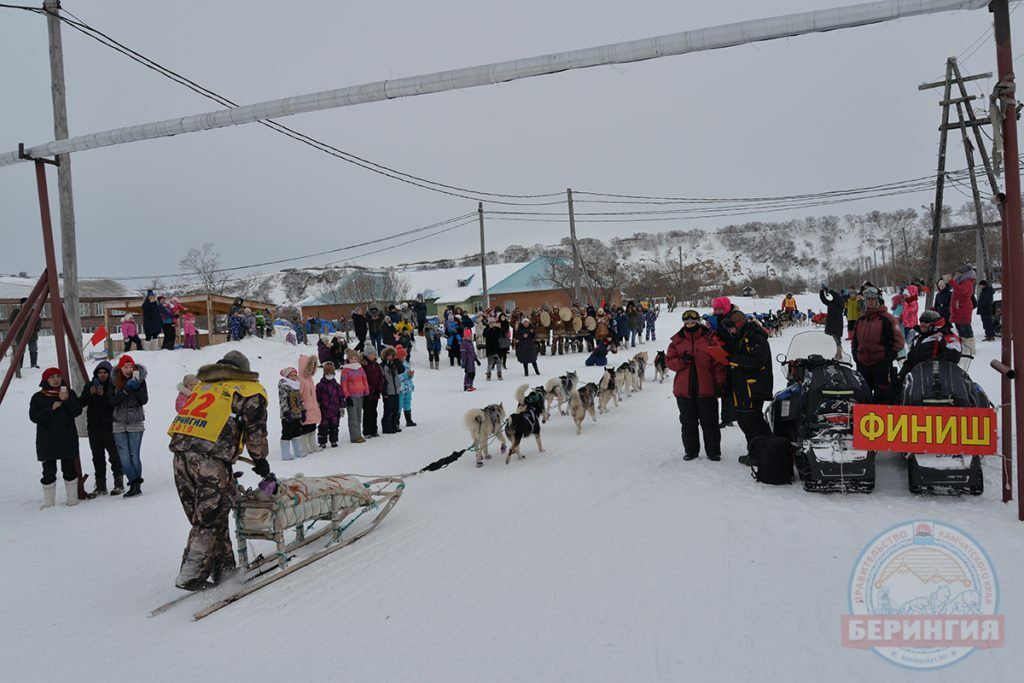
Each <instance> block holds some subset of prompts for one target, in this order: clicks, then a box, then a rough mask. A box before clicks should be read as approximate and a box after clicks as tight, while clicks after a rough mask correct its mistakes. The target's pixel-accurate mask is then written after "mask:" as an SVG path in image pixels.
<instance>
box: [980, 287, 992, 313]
mask: <svg viewBox="0 0 1024 683" xmlns="http://www.w3.org/2000/svg"><path fill="white" fill-rule="evenodd" d="M995 295H996V288H995V287H993V286H992V285H990V284H988V283H986V284H985V286H983V287H982V288H981V291H980V292H978V313H992V302H993V301H995Z"/></svg>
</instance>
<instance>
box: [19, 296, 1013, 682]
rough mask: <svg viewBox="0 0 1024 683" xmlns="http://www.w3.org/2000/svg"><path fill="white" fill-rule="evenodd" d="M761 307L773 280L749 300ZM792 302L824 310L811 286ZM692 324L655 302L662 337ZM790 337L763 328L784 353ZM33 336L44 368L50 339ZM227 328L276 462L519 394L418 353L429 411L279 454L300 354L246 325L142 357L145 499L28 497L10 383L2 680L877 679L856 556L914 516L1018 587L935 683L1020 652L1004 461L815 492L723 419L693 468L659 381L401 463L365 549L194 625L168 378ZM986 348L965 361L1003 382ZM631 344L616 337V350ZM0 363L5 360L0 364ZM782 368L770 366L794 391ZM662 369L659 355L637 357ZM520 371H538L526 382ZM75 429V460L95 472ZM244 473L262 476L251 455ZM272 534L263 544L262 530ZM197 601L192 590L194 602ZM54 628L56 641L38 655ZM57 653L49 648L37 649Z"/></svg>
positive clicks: (417, 401)
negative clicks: (603, 410)
mask: <svg viewBox="0 0 1024 683" xmlns="http://www.w3.org/2000/svg"><path fill="white" fill-rule="evenodd" d="M738 303H740V305H741V306H744V307H745V309H746V310H751V311H756V310H767V309H768V308H769V307H770V306H774V305H775V304H776V303H777V302H776V301H775V300H774V299H764V300H759V301H746V302H738ZM800 305H801V307H802V308H807V307H817V306H816V304H815V302H814V301H813V300H812V299H811V297H801V300H800ZM678 324H679V321H678V318H677V316H676V315H671V316H669V315H667V314H666V315H663V316H662V317H661V319H660V321H659V329H658V335H659V341H658V342H656V343H647V344H645V345H642V346H640V347H638V348H637V349H636V350H638V351H639V350H641V349H642V350H645V351H648V353H650V354H651V355H652V356H653V353H654V352H655V351H656V350H658V349H662V348H664V347H665V345H666V344H667V340H668V337H669V336H670V335H671V334H672V333H673V332H674V331H675V330H676V329H677V327H678ZM791 335H792V331H790V332H787V334H786V336H784V337H782V338H779V339H774V340H773V341H772V346H773V350H774V351H775V352H781V351H785V349H786V346H787V343H788V341H789V337H790V336H791ZM48 341H49V340H44V341H43V343H42V344H41V346H42V349H41V351H42V358H43V363H44V365H45V364H46V363H48V362H50V360H51V359H52V347H50V346H48V345H47V342H48ZM231 348H237V349H238V350H240V351H242V352H244V353H246V354H247V355H248V356H249V358H250V359H251V360H252V364H253V367H254V369H255V370H258V371H259V373H260V375H261V378H262V379H263V381H264V383H265V384H266V385H267V386H268V388H270V389H271V391H270V396H271V399H270V400H271V406H270V415H271V419H270V445H271V453H272V455H271V464H272V467H273V469H274V470H275V471H276V472H277V473H278V474H279V475H291V474H294V473H296V472H303V473H305V474H308V475H320V474H328V473H337V472H348V473H353V472H354V473H360V474H389V473H390V474H393V473H399V472H408V471H411V470H415V469H418V468H419V467H422V466H423V465H425V464H426V463H428V462H430V461H433V460H435V459H437V458H439V457H442V456H444V455H447V454H449V453H450V452H451V451H453V450H456V449H459V448H464V447H466V446H467V445H468V442H469V441H468V435H467V434H466V432H465V428H464V426H463V421H462V416H463V414H464V413H465V411H466V410H468V409H469V408H473V407H479V406H483V405H485V404H488V403H491V402H497V401H502V402H504V405H505V406H506V408H508V407H509V406H510V404H511V402H512V401H513V398H512V396H513V393H514V390H515V387H516V386H517V385H518V384H519V383H521V382H522V381H523V378H522V372H521V370H520V369H518V368H517V367H516V366H514V365H513V363H511V362H510V364H509V369H508V371H507V374H506V378H505V380H504V381H502V382H497V381H492V382H486V381H484V380H483V377H482V376H478V382H477V385H478V387H479V388H480V389H479V391H477V392H476V393H475V394H465V393H463V392H462V391H461V377H462V375H461V372H460V371H459V369H458V368H454V369H453V368H450V367H448V366H447V364H446V363H445V364H444V367H442V369H440V370H437V371H431V370H429V369H426V366H424V365H423V362H422V361H423V360H425V358H424V356H423V355H422V352H420V351H417V352H415V353H414V358H413V362H414V367H416V368H417V370H418V372H417V375H416V381H417V391H416V394H415V398H414V402H413V414H414V416H415V417H416V420H417V422H418V423H419V425H420V426H418V427H415V428H406V429H405V430H404V431H403V432H402V433H401V434H398V435H393V436H387V435H385V436H382V437H381V438H379V439H373V440H371V441H370V442H368V443H366V444H363V445H353V444H349V443H343V444H342V445H341V446H340V447H339V448H337V449H330V450H328V451H326V452H323V453H320V454H315V455H312V456H310V457H308V458H306V459H304V460H302V461H294V462H281V460H280V457H279V453H278V447H277V446H278V436H279V434H280V423H279V421H278V419H277V418H276V416H277V414H278V412H277V410H278V406H277V397H276V392H275V391H273V389H272V387H273V386H274V385H276V383H277V379H278V370H279V369H280V368H282V367H284V366H286V365H294V364H295V363H296V356H297V355H298V353H299V352H302V351H305V349H296V348H294V347H290V346H288V345H286V344H284V343H282V342H281V341H280V339H279V338H278V339H275V340H272V341H271V340H268V341H264V340H258V339H250V340H246V341H244V342H241V343H236V344H225V345H221V346H217V347H212V348H210V349H204V350H201V351H198V352H190V351H177V352H173V353H172V352H148V353H137V354H133V355H134V356H135V357H136V360H137V361H138V362H140V363H142V364H144V365H146V366H147V368H148V370H149V380H148V381H149V387H150V404H149V405H148V406H147V408H146V411H147V432H146V434H145V438H144V441H143V454H142V461H143V467H144V477H145V479H146V483H145V484H144V486H143V491H144V493H143V495H142V496H140V497H138V498H134V499H122V498H117V499H113V498H100V499H97V500H94V501H87V502H84V503H82V504H81V505H79V506H78V507H75V508H67V507H64V506H63V505H62V504H61V503H62V499H63V495H62V494H61V495H60V496H59V497H58V506H57V507H56V508H54V509H50V510H46V511H40V510H38V502H39V501H38V496H39V484H38V479H39V466H38V463H37V462H36V460H35V454H34V446H33V439H34V427H33V425H31V424H30V423H29V422H28V419H27V404H28V400H29V396H30V395H31V394H32V393H33V392H34V391H35V390H36V384H37V383H38V380H39V372H40V371H38V370H31V371H28V372H27V373H26V378H25V379H22V380H20V381H19V380H16V381H15V383H14V384H13V386H12V389H11V391H10V393H9V394H8V397H7V398H6V400H5V401H4V403H3V405H2V406H0V429H2V430H3V433H4V434H6V435H7V437H6V444H7V457H4V458H2V459H0V479H2V481H3V482H4V486H3V487H2V488H0V519H3V520H4V524H3V531H2V540H3V543H4V548H6V550H7V554H6V556H5V561H4V563H3V570H2V572H3V573H2V576H3V585H4V587H5V589H6V590H5V593H4V595H5V598H4V618H3V619H2V621H0V623H2V624H3V628H2V632H0V642H3V643H4V647H5V651H6V652H8V653H10V654H11V655H15V654H16V653H20V655H19V656H10V657H8V658H7V662H6V663H5V669H4V670H5V671H6V672H7V673H6V674H5V678H7V679H8V680H12V681H15V680H32V681H36V680H39V681H43V680H46V681H58V680H70V679H72V678H81V677H82V676H85V677H86V678H87V679H92V678H102V679H103V680H107V681H122V680H137V679H138V678H140V677H144V678H145V679H147V680H152V681H180V680H182V679H183V677H184V678H188V679H189V680H218V679H220V680H235V679H244V680H246V681H252V682H254V683H255V682H259V681H279V680H282V679H283V678H302V679H304V680H305V679H309V680H365V679H369V678H373V679H377V680H385V681H460V682H461V681H588V682H592V681H746V680H758V681H785V682H787V683H790V682H793V681H812V680H830V681H858V682H860V681H865V680H896V679H900V680H902V679H903V677H904V676H905V675H904V674H901V673H900V672H899V671H898V670H897V669H894V668H892V666H891V665H889V664H887V663H885V662H884V661H882V660H881V659H880V658H879V657H876V656H874V655H872V654H871V653H868V652H864V651H860V650H850V649H843V648H842V647H840V617H841V615H842V614H843V613H844V612H845V611H846V610H847V602H846V601H847V591H848V582H849V580H850V572H851V569H852V567H853V565H854V562H855V560H856V558H857V556H858V555H859V554H860V552H861V550H862V548H863V547H864V545H865V544H866V543H867V542H868V541H869V540H870V539H871V538H873V537H874V536H875V535H876V534H877V533H879V532H880V531H881V530H883V529H885V528H888V527H890V526H892V525H893V524H895V523H897V522H899V521H902V520H907V519H919V518H935V519H941V520H945V521H948V522H950V523H952V524H955V525H957V526H959V527H960V528H963V529H965V530H967V531H968V532H969V533H971V534H972V535H973V536H974V537H975V538H976V539H977V540H978V541H979V542H980V543H981V544H982V545H983V547H984V548H985V549H986V550H987V552H988V554H989V556H990V557H991V560H992V563H993V565H994V566H995V568H996V570H997V571H998V572H1000V574H999V576H1000V578H1001V579H1002V587H1003V589H1004V591H1003V593H1002V595H1001V597H1002V600H1001V601H1000V606H999V611H1000V613H1002V614H1005V615H1007V625H1008V628H1009V629H1011V631H1010V634H1009V635H1008V637H1007V647H1005V648H1000V649H993V650H983V651H979V652H976V653H975V654H974V655H973V656H971V657H970V658H968V659H967V660H966V661H965V662H963V663H961V664H958V665H957V666H956V667H954V668H952V669H949V670H944V671H935V672H931V674H930V679H934V680H939V681H951V682H952V681H963V680H985V681H1011V680H1018V678H1017V673H1014V672H1019V671H1020V670H1021V666H1022V665H1024V650H1022V649H1021V648H1018V647H1014V646H1013V643H1014V642H1016V638H1017V635H1018V634H1017V629H1016V626H1017V625H1018V624H1019V623H1020V616H1021V615H1022V614H1024V597H1022V594H1021V592H1020V591H1019V590H1015V587H1016V585H1017V583H1019V582H1017V581H1016V580H1015V578H1014V568H1015V567H1018V566H1020V565H1021V563H1022V562H1024V544H1022V543H1021V542H1020V534H1021V527H1020V525H1019V524H1018V523H1017V522H1016V521H1015V519H1014V518H1015V515H1014V510H1013V509H1011V507H1010V506H1006V505H1003V504H1002V503H1000V502H999V485H998V482H999V462H998V460H997V459H994V458H989V459H986V463H985V477H986V492H985V494H984V495H983V496H982V497H979V498H971V497H964V498H931V497H915V496H912V495H910V494H909V493H908V491H907V482H906V468H905V466H902V465H901V464H900V462H899V461H898V458H896V457H892V456H882V457H881V458H880V460H879V467H878V470H879V471H878V485H877V488H876V491H875V492H874V493H873V494H871V495H850V496H839V495H836V496H821V495H815V494H809V493H805V492H804V491H803V490H802V489H801V488H800V486H799V485H796V486H790V487H785V486H784V487H770V486H763V485H759V484H757V483H755V482H754V481H753V480H752V479H751V477H750V474H749V470H748V469H746V468H743V467H741V466H739V465H737V464H736V457H737V456H738V455H739V454H741V453H742V452H743V446H742V437H741V434H740V432H739V431H738V429H737V428H735V427H734V428H729V429H727V430H725V432H724V434H723V437H724V439H723V452H724V458H723V461H722V462H719V463H713V462H709V461H707V460H706V459H704V458H703V457H702V458H701V459H699V460H696V461H693V462H683V461H682V459H681V455H682V453H681V445H680V437H679V423H678V417H677V412H676V406H675V401H674V400H673V398H672V394H671V378H670V379H669V381H667V382H666V383H665V384H662V385H658V384H651V383H648V385H647V388H646V389H645V390H644V391H643V392H642V393H640V394H637V395H635V396H633V397H632V398H629V399H627V400H626V401H625V402H624V404H623V405H622V406H621V407H620V408H618V409H613V410H612V412H611V414H610V415H608V416H600V417H599V421H598V422H597V423H596V424H595V423H591V422H589V421H588V422H587V423H586V424H585V426H584V431H583V434H582V435H581V436H576V435H575V430H574V428H573V425H572V423H571V421H570V420H569V418H566V417H562V416H554V417H553V419H552V421H551V422H549V423H548V424H547V425H545V426H544V431H543V438H544V445H545V448H546V451H547V452H546V453H543V454H538V453H536V447H535V445H534V443H533V442H532V441H530V442H525V443H524V448H523V450H524V452H525V454H526V456H527V459H526V460H523V461H513V462H512V463H511V464H510V465H508V466H506V465H505V464H504V462H503V460H498V459H495V460H492V461H489V462H488V463H487V465H486V466H485V467H484V468H483V469H476V468H474V467H473V464H472V459H471V457H469V456H467V457H464V458H463V459H462V460H460V461H458V462H457V463H455V464H453V465H452V466H450V467H448V468H447V469H445V470H442V471H439V472H435V473H428V474H425V475H422V476H419V477H415V478H413V479H410V480H409V481H408V487H407V490H406V493H405V495H404V496H403V498H402V500H401V502H400V503H399V504H398V506H397V507H396V508H395V510H394V511H393V512H392V513H391V515H390V516H389V517H388V518H387V519H386V520H385V521H384V523H383V524H382V525H381V526H380V527H379V528H378V529H377V530H376V531H375V532H374V533H373V534H371V535H369V536H368V537H367V538H366V539H364V540H363V541H361V542H360V543H358V544H356V545H353V546H351V547H350V548H347V549H344V550H342V551H341V552H339V553H337V554H335V555H332V556H330V557H328V558H325V559H323V560H321V561H320V562H318V563H316V564H314V565H311V566H309V567H307V568H305V569H302V570H300V571H298V572H296V573H295V574H293V575H291V576H289V577H286V578H285V579H283V580H281V581H280V582H278V583H276V584H274V585H272V586H270V587H267V588H265V589H263V590H261V591H259V592H258V593H256V594H254V595H252V596H249V597H246V598H244V599H243V600H241V601H239V602H237V603H235V604H233V605H231V606H229V607H228V608H226V609H224V610H222V611H221V612H218V613H217V614H215V615H213V616H211V617H209V618H207V619H205V620H203V621H201V622H192V621H191V620H190V615H191V613H192V611H193V609H190V608H189V607H188V606H182V607H180V608H177V609H174V610H172V611H170V612H168V613H166V614H163V615H161V616H158V617H155V618H152V619H148V618H147V617H146V614H147V612H148V611H149V610H150V609H152V608H153V607H155V606H157V605H158V604H160V603H163V602H165V601H166V600H168V599H170V598H172V597H175V596H176V595H177V594H178V593H179V591H177V590H176V589H175V588H174V587H173V580H174V576H175V574H176V573H177V571H178V564H179V562H180V560H181V550H182V547H183V545H184V542H185V538H186V535H187V533H188V523H187V521H186V519H185V516H184V515H183V514H182V511H181V508H180V505H179V503H178V499H177V495H176V493H175V490H174V485H173V482H172V475H171V465H170V453H169V452H168V451H167V437H166V435H165V430H166V427H167V425H168V424H169V423H170V421H171V417H172V415H173V412H174V409H173V404H174V399H175V388H174V387H175V384H176V383H177V382H178V381H179V380H180V378H181V376H182V375H183V374H185V373H186V372H192V371H195V370H196V368H197V367H198V366H199V365H200V364H202V363H208V362H212V361H214V360H216V359H217V358H219V357H220V356H221V355H222V354H223V353H225V352H226V351H227V350H229V349H231ZM997 353H998V344H994V343H980V344H979V358H978V359H977V360H976V361H975V363H974V366H973V370H974V376H975V378H976V379H977V380H978V381H980V382H981V383H982V384H983V385H984V386H985V388H986V390H987V391H989V393H990V395H993V396H997V395H998V391H997V386H998V385H997V383H998V377H997V375H996V374H995V373H994V372H993V371H991V370H990V369H988V367H987V363H988V360H989V359H991V358H993V357H995V355H996V354H997ZM623 355H624V354H619V356H620V358H621V357H622V356H623ZM582 361H583V356H579V355H573V356H561V357H557V358H552V357H548V356H542V357H541V358H540V367H541V371H542V377H541V379H547V378H549V377H552V376H555V375H557V374H559V373H562V372H564V371H565V370H567V369H575V370H578V371H579V372H580V374H581V378H582V379H583V380H585V381H592V380H595V379H596V378H597V376H598V374H599V373H598V372H597V370H596V369H594V368H583V367H582ZM5 365H6V363H5ZM780 374H781V373H780V372H779V371H778V367H777V366H776V373H775V376H776V386H777V387H781V385H782V381H781V378H780ZM648 379H650V374H648ZM530 382H531V383H537V382H538V380H537V379H536V378H535V377H533V376H531V377H530ZM87 450H88V449H87V447H86V444H85V442H82V451H83V453H82V456H83V457H82V461H83V465H84V468H85V470H86V471H87V472H91V471H92V467H91V464H90V462H89V456H88V453H87ZM237 469H238V470H239V471H242V472H244V473H245V476H244V477H243V482H244V483H245V484H247V485H249V486H252V485H255V483H256V480H257V478H256V476H255V475H254V474H252V473H251V472H250V471H249V469H248V467H245V466H240V467H238V468H237ZM268 547H270V546H268ZM192 600H193V603H192V607H193V608H194V607H195V606H196V605H198V604H201V603H202V602H203V600H204V597H203V596H197V597H195V598H193V599H192ZM44 643H46V644H48V646H50V647H49V649H44V648H46V647H47V645H44ZM44 652H45V654H44Z"/></svg>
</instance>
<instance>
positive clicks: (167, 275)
mask: <svg viewBox="0 0 1024 683" xmlns="http://www.w3.org/2000/svg"><path fill="white" fill-rule="evenodd" d="M470 216H473V217H474V218H473V220H476V219H475V216H476V212H475V211H473V212H470V213H464V214H462V215H461V216H453V217H452V218H447V219H445V220H443V221H438V222H437V223H431V224H430V225H425V226H423V227H419V228H412V229H411V230H403V231H401V232H396V233H392V234H390V235H385V236H384V237H378V238H376V239H372V240H367V241H366V242H359V243H357V244H349V245H346V246H344V247H338V248H336V249H327V250H325V251H318V252H315V253H312V254H304V255H303V256H292V257H289V258H282V259H275V260H273V261H262V262H260V263H249V264H246V265H244V266H231V267H230V268H217V269H215V270H212V271H210V273H211V274H213V273H230V272H233V271H236V270H246V269H249V268H260V267H262V266H274V265H279V264H282V263H289V262H291V261H301V260H303V259H307V258H313V257H316V256H325V255H327V254H336V253H338V252H342V251H348V250H350V249H358V248H359V247H365V246H369V245H371V244H379V243H380V242H387V241H389V240H393V239H397V238H399V237H405V236H407V235H413V234H416V233H420V232H425V231H427V230H433V229H434V228H439V227H442V226H446V225H449V224H451V223H454V222H457V221H461V220H464V219H466V218H469V217H470ZM470 222H472V221H470ZM459 227H462V226H461V225H460V226H459ZM453 229H454V228H453ZM438 234H440V233H438ZM414 241H415V240H414ZM396 246H401V245H396ZM382 251H384V250H382ZM309 267H311V268H315V267H316V266H309ZM189 275H193V273H165V274H163V275H132V276H127V275H126V276H108V277H107V278H106V279H112V280H125V281H132V280H150V279H157V278H173V277H187V276H189Z"/></svg>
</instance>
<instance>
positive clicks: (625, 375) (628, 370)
mask: <svg viewBox="0 0 1024 683" xmlns="http://www.w3.org/2000/svg"><path fill="white" fill-rule="evenodd" d="M634 391H636V365H635V364H634V363H633V361H628V362H626V363H623V364H622V365H620V366H619V367H617V368H616V369H615V395H616V398H618V399H622V398H629V397H630V396H632V395H633V392H634ZM616 405H618V401H616Z"/></svg>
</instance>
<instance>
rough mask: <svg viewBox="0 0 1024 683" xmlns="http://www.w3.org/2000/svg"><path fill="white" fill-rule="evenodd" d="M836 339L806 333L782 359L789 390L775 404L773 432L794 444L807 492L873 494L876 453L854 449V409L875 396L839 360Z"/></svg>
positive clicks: (771, 419)
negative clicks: (855, 405)
mask: <svg viewBox="0 0 1024 683" xmlns="http://www.w3.org/2000/svg"><path fill="white" fill-rule="evenodd" d="M835 354H836V345H835V341H834V340H833V339H832V337H829V336H827V335H825V334H822V333H821V332H803V333H801V334H798V335H796V336H794V337H793V341H792V342H790V346H789V350H788V352H787V353H786V355H785V356H780V358H779V359H778V360H779V362H781V363H782V365H783V366H784V367H786V369H787V371H788V376H787V379H788V380H789V386H787V387H786V388H785V389H784V390H782V391H780V392H779V393H777V394H776V395H775V397H774V398H773V399H772V402H771V405H770V406H769V408H768V411H769V416H768V420H769V422H770V423H771V425H772V431H773V432H774V433H775V434H776V435H778V436H783V437H786V438H787V439H789V441H790V443H791V444H792V446H793V457H794V460H795V462H796V468H797V472H798V474H799V475H800V479H801V480H802V481H803V484H804V490H805V491H811V492H816V493H853V492H861V493H870V492H871V491H872V490H874V488H875V454H874V453H873V452H871V451H859V450H855V449H854V448H853V406H854V404H856V403H870V402H871V391H870V390H869V389H868V387H867V384H866V383H865V382H864V379H863V378H862V377H861V376H860V375H859V374H858V373H857V372H856V371H855V370H854V369H853V368H852V367H850V365H849V363H848V362H847V361H845V360H842V361H840V360H836V359H835Z"/></svg>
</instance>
